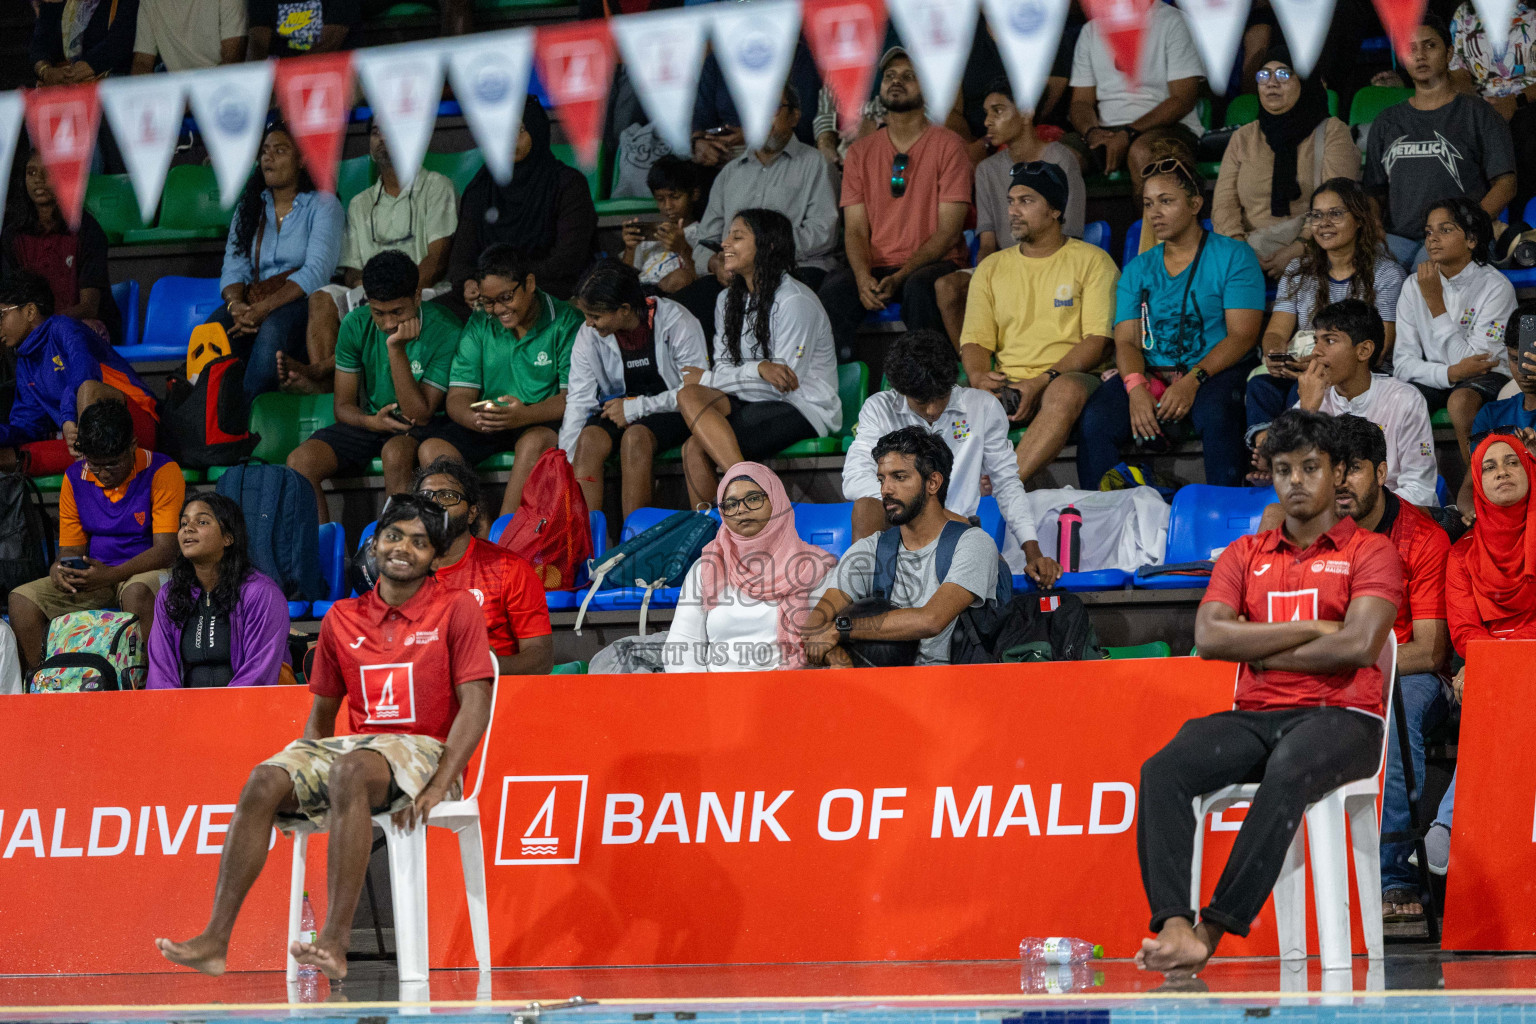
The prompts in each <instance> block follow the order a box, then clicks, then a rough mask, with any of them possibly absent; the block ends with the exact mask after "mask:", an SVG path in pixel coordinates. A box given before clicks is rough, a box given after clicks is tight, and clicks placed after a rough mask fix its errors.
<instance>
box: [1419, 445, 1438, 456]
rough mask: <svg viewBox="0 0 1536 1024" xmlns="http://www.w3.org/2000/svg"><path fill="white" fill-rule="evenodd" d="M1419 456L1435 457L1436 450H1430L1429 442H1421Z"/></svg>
mask: <svg viewBox="0 0 1536 1024" xmlns="http://www.w3.org/2000/svg"><path fill="white" fill-rule="evenodd" d="M1419 454H1420V455H1423V456H1425V457H1426V458H1427V457H1428V456H1430V455H1433V454H1435V453H1434V450H1433V449H1432V448H1430V446H1429V442H1428V441H1420V442H1419Z"/></svg>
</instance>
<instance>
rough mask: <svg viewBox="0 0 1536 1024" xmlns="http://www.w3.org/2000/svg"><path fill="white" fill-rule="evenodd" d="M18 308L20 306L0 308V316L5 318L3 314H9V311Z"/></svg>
mask: <svg viewBox="0 0 1536 1024" xmlns="http://www.w3.org/2000/svg"><path fill="white" fill-rule="evenodd" d="M20 308H21V307H20V306H0V316H5V314H7V313H9V312H10V311H11V310H13V309H20Z"/></svg>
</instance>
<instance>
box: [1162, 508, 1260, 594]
mask: <svg viewBox="0 0 1536 1024" xmlns="http://www.w3.org/2000/svg"><path fill="white" fill-rule="evenodd" d="M1274 500H1275V492H1274V490H1272V489H1271V488H1268V487H1215V486H1212V485H1210V484H1186V485H1185V486H1184V487H1181V488H1179V492H1178V493H1177V494H1175V495H1174V496H1173V509H1172V511H1171V512H1170V514H1169V517H1168V551H1167V554H1166V555H1165V556H1164V558H1163V563H1164V564H1166V565H1173V564H1175V563H1178V562H1199V561H1206V560H1209V559H1210V558H1211V557H1212V555H1211V552H1212V551H1215V550H1217V549H1219V548H1224V547H1226V546H1227V545H1228V544H1230V543H1231V542H1232V541H1234V540H1236V539H1237V538H1238V537H1241V536H1243V535H1244V534H1247V533H1252V532H1253V531H1255V530H1257V529H1258V528H1259V521H1260V520H1261V519H1263V518H1264V509H1265V508H1266V507H1267V506H1268V505H1269V504H1270V503H1271V502H1272V501H1274ZM1204 585H1205V584H1204V580H1201V579H1191V578H1190V577H1187V576H1153V577H1145V576H1143V575H1142V570H1141V569H1138V570H1137V571H1136V586H1137V587H1138V588H1141V589H1145V590H1176V589H1179V588H1182V587H1199V586H1204Z"/></svg>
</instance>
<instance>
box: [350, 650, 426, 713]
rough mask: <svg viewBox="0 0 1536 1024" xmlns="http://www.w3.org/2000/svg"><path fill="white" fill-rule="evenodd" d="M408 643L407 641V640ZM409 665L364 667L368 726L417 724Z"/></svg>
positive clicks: (361, 671) (364, 693)
mask: <svg viewBox="0 0 1536 1024" xmlns="http://www.w3.org/2000/svg"><path fill="white" fill-rule="evenodd" d="M407 639H410V638H409V637H407ZM414 669H415V666H413V665H412V664H411V663H410V662H408V661H406V662H400V663H397V664H393V665H363V666H361V667H360V668H359V669H358V671H359V673H360V674H361V676H362V684H363V707H364V708H365V709H366V710H367V712H368V721H367V724H368V725H401V724H406V723H410V722H414V721H416V675H415V671H414Z"/></svg>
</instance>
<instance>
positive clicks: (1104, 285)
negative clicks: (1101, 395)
mask: <svg viewBox="0 0 1536 1024" xmlns="http://www.w3.org/2000/svg"><path fill="white" fill-rule="evenodd" d="M1119 279H1120V271H1119V270H1118V269H1116V267H1115V261H1114V260H1112V259H1110V256H1109V253H1107V252H1105V251H1104V250H1103V249H1100V248H1099V247H1098V246H1096V245H1090V244H1088V243H1087V242H1083V241H1079V240H1078V239H1076V238H1068V239H1067V241H1066V244H1065V245H1063V246H1062V247H1061V248H1060V249H1058V250H1056V252H1055V253H1054V254H1053V255H1051V256H1049V257H1047V258H1046V259H1032V258H1029V257H1026V256H1023V255H1021V254H1020V252H1019V247H1018V246H1016V245H1014V246H1010V247H1008V248H1007V249H1003V250H1000V251H998V252H995V253H993V254H992V255H991V256H988V257H987V258H986V259H984V260H982V261H981V266H979V267H977V268H976V272H975V274H974V275H972V277H971V290H970V295H969V296H968V297H967V298H966V305H965V328H964V330H962V331H961V332H960V344H961V345H979V346H980V347H981V348H984V349H986V350H987V351H988V352H992V353H994V354H995V356H996V361H997V368H998V370H1000V371H1001V372H1003V373H1006V374H1007V375H1008V376H1009V377H1010V378H1012V379H1014V380H1026V379H1028V378H1030V377H1035V376H1038V375H1039V374H1042V373H1044V372H1045V371H1046V370H1048V369H1049V368H1050V367H1051V366H1053V365H1054V364H1055V363H1056V362H1057V361H1058V360H1059V359H1061V357H1062V356H1064V355H1066V354H1067V352H1069V351H1070V350H1071V349H1072V346H1074V345H1076V344H1077V343H1078V342H1079V341H1082V340H1083V338H1084V337H1085V336H1087V335H1099V336H1100V337H1105V338H1112V337H1114V316H1115V284H1116V282H1117V281H1119Z"/></svg>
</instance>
